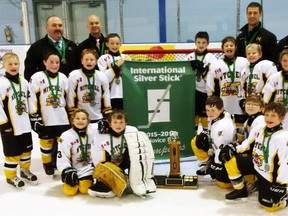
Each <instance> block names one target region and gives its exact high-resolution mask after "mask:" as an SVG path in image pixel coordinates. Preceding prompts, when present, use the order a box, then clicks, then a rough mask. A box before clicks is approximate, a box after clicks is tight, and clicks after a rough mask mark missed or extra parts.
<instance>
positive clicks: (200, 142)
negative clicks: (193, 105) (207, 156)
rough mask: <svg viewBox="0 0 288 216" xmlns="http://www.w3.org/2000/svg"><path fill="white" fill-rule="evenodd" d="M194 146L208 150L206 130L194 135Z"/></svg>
mask: <svg viewBox="0 0 288 216" xmlns="http://www.w3.org/2000/svg"><path fill="white" fill-rule="evenodd" d="M196 146H197V148H198V149H202V150H204V151H206V152H207V151H208V150H209V148H210V145H209V137H208V132H207V131H202V132H201V133H200V134H198V135H197V136H196Z"/></svg>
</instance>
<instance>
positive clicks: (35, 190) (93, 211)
mask: <svg viewBox="0 0 288 216" xmlns="http://www.w3.org/2000/svg"><path fill="white" fill-rule="evenodd" d="M33 139H34V142H35V144H34V150H33V153H32V164H31V171H32V172H33V173H34V174H36V175H37V176H38V185H36V186H33V185H29V184H28V183H26V185H25V187H24V188H21V189H19V188H13V187H12V186H10V185H8V184H7V183H6V180H5V177H4V173H3V163H4V162H3V161H4V156H3V151H2V143H1V147H0V151H1V155H0V212H1V215H10V216H34V215H35V216H36V215H37V216H38V215H39V216H41V215H45V216H46V215H49V216H52V215H54V216H56V215H57V216H58V215H65V216H84V215H95V216H97V215H104V216H112V215H113V216H122V215H123V216H130V215H131V216H146V215H147V216H159V215H163V216H176V215H177V216H178V215H179V216H180V215H181V216H182V215H190V216H191V215H199V216H204V215H207V216H217V215H223V216H224V215H225V216H230V215H233V216H234V215H235V216H240V215H241V216H250V215H251V216H258V215H259V216H260V215H261V216H266V215H267V216H268V215H269V216H275V215H277V216H280V215H283V216H284V215H288V208H286V209H284V210H281V211H279V212H275V213H269V212H266V211H265V210H264V209H262V208H261V207H260V205H259V204H258V202H257V193H255V194H252V195H251V196H250V197H248V200H247V201H240V202H236V203H227V202H225V199H224V196H225V194H226V193H228V192H229V191H230V190H226V189H220V188H218V187H217V186H216V185H215V183H214V182H213V181H212V180H211V179H210V178H200V179H199V184H198V189H194V190H191V189H189V190H188V189H179V190H178V189H157V191H156V193H153V194H149V195H147V196H145V197H138V196H136V195H134V194H129V193H127V194H124V195H123V196H122V197H121V198H118V197H114V198H112V199H104V198H93V197H90V196H89V195H82V194H77V195H76V196H74V197H67V196H65V195H64V194H63V193H62V190H61V185H62V182H61V179H60V175H59V173H57V175H56V176H55V177H54V179H52V178H51V177H49V176H46V175H45V173H44V170H43V168H42V162H41V159H40V149H39V144H38V139H37V137H36V136H35V135H34V136H33ZM197 169H198V163H197V161H195V160H193V158H192V159H188V160H184V161H182V162H181V173H182V174H183V175H195V172H196V170H197ZM169 170H170V165H169V163H156V165H155V171H154V173H155V174H156V175H166V174H168V173H169Z"/></svg>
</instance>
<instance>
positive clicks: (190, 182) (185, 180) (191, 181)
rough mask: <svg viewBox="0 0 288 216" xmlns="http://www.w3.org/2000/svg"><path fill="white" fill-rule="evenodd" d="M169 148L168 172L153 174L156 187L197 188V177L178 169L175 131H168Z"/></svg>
mask: <svg viewBox="0 0 288 216" xmlns="http://www.w3.org/2000/svg"><path fill="white" fill-rule="evenodd" d="M168 144H169V150H170V172H169V173H168V174H167V175H155V176H154V178H155V180H156V186H157V187H158V188H175V189H197V188H198V177H197V176H188V175H182V174H181V169H180V144H181V142H180V141H179V138H178V132H177V131H171V132H170V141H168Z"/></svg>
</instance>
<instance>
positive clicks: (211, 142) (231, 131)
mask: <svg viewBox="0 0 288 216" xmlns="http://www.w3.org/2000/svg"><path fill="white" fill-rule="evenodd" d="M205 104H206V105H205V107H206V113H207V116H208V119H209V125H208V134H207V132H205V131H202V132H201V133H200V134H199V135H197V136H195V137H194V138H193V139H192V141H191V147H192V150H193V152H194V154H195V156H196V157H197V159H198V160H199V161H200V163H201V165H200V166H201V169H200V170H197V171H196V174H197V175H207V174H210V175H211V177H212V178H216V182H217V184H218V186H219V187H221V188H229V187H231V183H230V180H229V178H228V175H227V172H226V170H225V168H224V166H223V164H222V163H221V161H219V153H220V150H221V148H223V146H225V145H227V144H228V143H230V142H233V141H235V138H236V134H235V125H234V122H233V120H232V119H231V117H230V114H229V113H227V112H224V104H223V100H222V99H221V98H220V97H218V96H209V97H208V98H207V100H206V103H205Z"/></svg>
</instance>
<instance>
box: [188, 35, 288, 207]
mask: <svg viewBox="0 0 288 216" xmlns="http://www.w3.org/2000/svg"><path fill="white" fill-rule="evenodd" d="M208 44H209V36H208V34H207V32H198V33H197V34H196V36H195V45H196V52H193V53H190V54H189V55H188V56H187V59H188V60H191V66H192V67H193V69H194V70H195V71H196V78H195V80H196V96H195V98H196V101H197V104H195V112H196V113H195V115H196V116H195V131H198V134H197V135H196V136H195V137H194V138H193V139H192V141H191V147H192V150H193V152H194V154H195V156H196V158H197V159H198V160H199V161H200V169H199V170H197V171H196V174H197V175H199V176H204V175H210V176H211V178H212V179H215V180H216V183H217V185H218V186H219V187H220V188H225V189H228V188H234V190H233V191H231V192H230V193H228V194H226V196H225V199H226V200H228V201H236V200H240V199H241V200H243V199H246V198H247V197H248V196H249V194H251V193H253V192H255V191H258V200H259V203H260V204H261V205H262V206H263V208H265V209H266V210H267V211H277V210H280V209H282V208H284V207H286V206H287V205H288V194H287V187H288V175H287V172H288V136H287V129H288V117H287V116H288V114H287V108H288V99H287V96H288V90H287V89H288V50H287V49H284V50H283V51H282V52H281V53H279V68H281V69H278V68H277V66H276V64H275V63H274V62H273V61H270V60H267V59H262V47H261V45H260V44H258V43H250V44H248V45H247V46H246V57H239V56H236V50H237V42H236V39H235V38H234V37H231V36H228V37H225V38H224V39H223V40H222V50H223V53H224V56H223V58H219V59H216V58H215V57H214V56H212V54H211V53H209V52H207V46H208ZM198 102H199V103H198ZM200 120H201V125H202V128H203V130H202V131H199V128H198V124H199V122H200Z"/></svg>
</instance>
